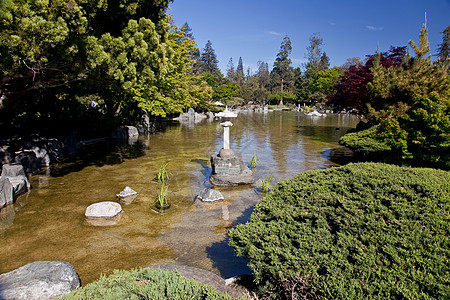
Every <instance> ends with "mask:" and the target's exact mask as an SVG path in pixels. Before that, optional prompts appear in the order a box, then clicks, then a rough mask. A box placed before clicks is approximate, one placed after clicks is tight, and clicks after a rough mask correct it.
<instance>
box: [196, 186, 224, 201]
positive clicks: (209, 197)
mask: <svg viewBox="0 0 450 300" xmlns="http://www.w3.org/2000/svg"><path fill="white" fill-rule="evenodd" d="M197 198H198V199H200V200H202V201H205V202H214V201H219V200H223V199H225V198H224V197H223V195H222V193H221V192H219V191H217V190H213V189H203V190H202V191H201V192H200V194H198V196H197Z"/></svg>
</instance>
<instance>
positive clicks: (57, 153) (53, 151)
mask: <svg viewBox="0 0 450 300" xmlns="http://www.w3.org/2000/svg"><path fill="white" fill-rule="evenodd" d="M47 153H48V156H49V157H50V163H53V162H55V161H57V160H58V159H60V158H61V157H62V156H63V147H62V145H61V143H60V142H59V141H58V140H57V139H48V140H47Z"/></svg>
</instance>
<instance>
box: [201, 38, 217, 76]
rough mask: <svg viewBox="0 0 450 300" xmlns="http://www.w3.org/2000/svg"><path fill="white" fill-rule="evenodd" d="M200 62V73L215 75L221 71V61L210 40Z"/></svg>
mask: <svg viewBox="0 0 450 300" xmlns="http://www.w3.org/2000/svg"><path fill="white" fill-rule="evenodd" d="M200 61H201V64H200V71H201V72H202V73H210V74H215V73H217V72H218V71H219V67H218V64H219V61H218V60H217V56H216V52H215V51H214V48H213V47H212V43H211V41H210V40H208V41H207V42H206V45H205V48H203V51H202V52H201V55H200Z"/></svg>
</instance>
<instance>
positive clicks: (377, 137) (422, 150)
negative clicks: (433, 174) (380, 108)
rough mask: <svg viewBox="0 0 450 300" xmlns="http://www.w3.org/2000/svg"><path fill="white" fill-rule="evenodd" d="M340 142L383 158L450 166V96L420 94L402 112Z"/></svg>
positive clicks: (415, 163)
mask: <svg viewBox="0 0 450 300" xmlns="http://www.w3.org/2000/svg"><path fill="white" fill-rule="evenodd" d="M339 143H340V144H342V145H344V146H346V147H348V148H350V149H352V150H353V151H355V152H356V153H357V154H362V155H369V156H370V157H377V158H381V160H382V161H387V162H394V161H396V163H403V162H406V163H409V164H411V165H427V166H432V167H437V168H442V169H450V98H449V97H447V98H445V97H439V96H438V95H437V94H436V93H431V94H430V95H428V96H426V97H419V96H417V97H415V98H414V101H413V104H412V106H411V107H410V108H409V109H408V110H407V111H406V112H405V113H404V114H403V115H401V116H397V117H392V116H390V117H386V118H384V119H381V121H380V124H379V125H376V126H374V127H372V128H369V129H366V130H363V131H360V132H355V133H349V134H346V135H344V136H343V137H341V139H340V140H339Z"/></svg>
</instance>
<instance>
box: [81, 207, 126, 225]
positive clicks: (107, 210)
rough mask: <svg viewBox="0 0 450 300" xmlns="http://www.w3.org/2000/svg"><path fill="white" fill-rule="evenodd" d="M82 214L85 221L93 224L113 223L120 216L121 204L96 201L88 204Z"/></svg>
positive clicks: (115, 222)
mask: <svg viewBox="0 0 450 300" xmlns="http://www.w3.org/2000/svg"><path fill="white" fill-rule="evenodd" d="M84 215H85V216H86V221H88V223H90V224H91V225H94V226H110V225H115V224H117V222H118V221H119V220H120V218H121V216H122V206H121V205H120V204H119V203H116V202H111V201H104V202H98V203H94V204H91V205H89V206H88V207H87V208H86V212H85V214H84Z"/></svg>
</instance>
